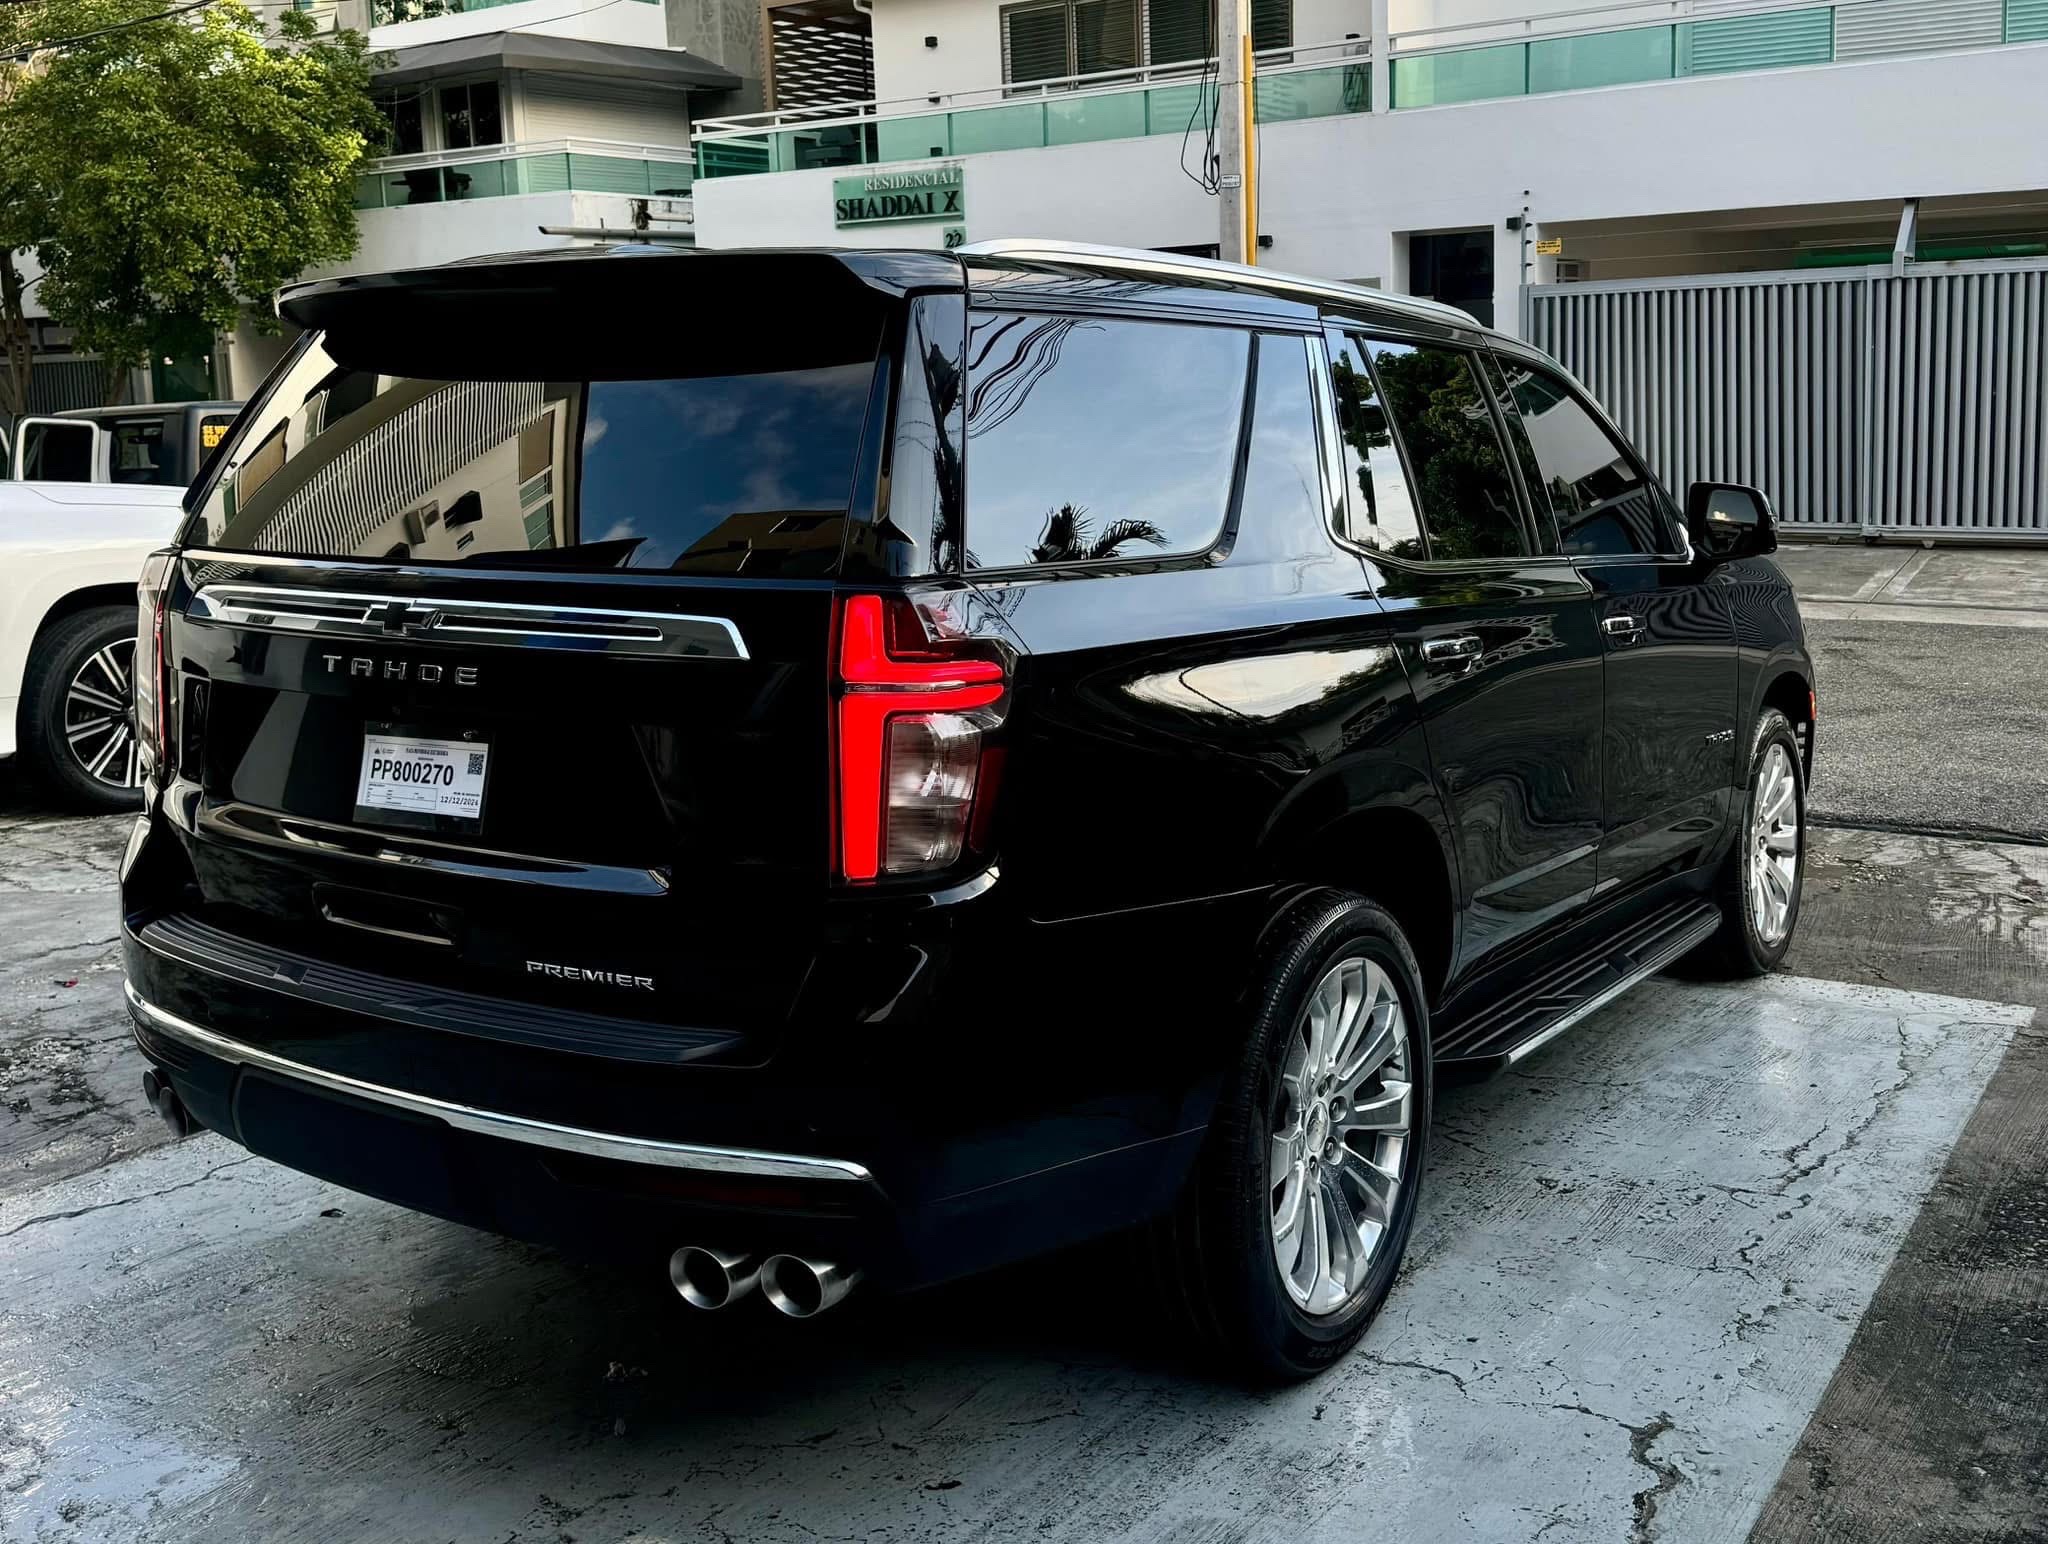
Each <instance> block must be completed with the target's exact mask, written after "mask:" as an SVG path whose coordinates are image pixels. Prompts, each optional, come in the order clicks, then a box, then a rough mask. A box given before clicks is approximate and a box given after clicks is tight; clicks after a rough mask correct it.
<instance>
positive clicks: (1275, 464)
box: [1233, 333, 1323, 559]
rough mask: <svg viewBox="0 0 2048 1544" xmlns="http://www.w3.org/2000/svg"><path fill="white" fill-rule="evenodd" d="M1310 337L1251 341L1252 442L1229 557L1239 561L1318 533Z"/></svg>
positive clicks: (1288, 548) (1319, 483)
mask: <svg viewBox="0 0 2048 1544" xmlns="http://www.w3.org/2000/svg"><path fill="white" fill-rule="evenodd" d="M1313 342H1315V339H1313V338H1302V337H1300V336H1297V335H1285V336H1283V335H1280V334H1276V333H1267V334H1264V335H1262V336H1261V337H1260V339H1259V374H1258V389H1257V392H1256V400H1255V402H1254V403H1253V406H1252V436H1251V446H1250V450H1249V453H1248V454H1247V455H1246V457H1245V467H1244V497H1243V500H1242V509H1243V514H1242V515H1241V516H1240V518H1239V521H1238V539H1237V544H1236V546H1235V547H1234V548H1233V551H1235V552H1238V553H1241V554H1243V555H1245V556H1247V557H1251V558H1255V559H1256V558H1260V557H1265V556H1268V555H1272V556H1285V555H1287V554H1291V553H1298V552H1301V551H1304V550H1306V549H1305V548H1304V547H1303V545H1302V537H1303V534H1304V533H1307V532H1320V531H1321V530H1322V529H1323V462H1322V454H1321V446H1320V445H1319V444H1318V443H1317V435H1316V401H1315V395H1314V392H1313V389H1312V388H1311V386H1310V377H1309V371H1308V366H1309V360H1310V355H1309V353H1308V350H1307V349H1306V348H1305V347H1304V345H1305V344H1310V343H1313Z"/></svg>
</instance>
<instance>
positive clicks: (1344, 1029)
mask: <svg viewBox="0 0 2048 1544" xmlns="http://www.w3.org/2000/svg"><path fill="white" fill-rule="evenodd" d="M1410 1054H1411V1053H1410V1043H1409V1037H1408V1023H1407V1019H1406V1016H1405V1015H1404V1014H1403V1013H1402V1010H1401V998H1400V994H1399V993H1398V992H1396V990H1395V988H1394V983H1393V980H1392V979H1391V978H1390V977H1389V976H1388V974H1387V972H1386V971H1384V970H1383V969H1381V968H1380V967H1379V966H1378V965H1377V964H1375V963H1374V962H1373V961H1371V960H1369V959H1361V958H1357V957H1353V958H1350V959H1344V960H1339V961H1338V962H1337V963H1336V964H1335V965H1332V966H1331V967H1330V969H1329V970H1328V971H1327V972H1326V973H1325V974H1324V976H1323V978H1322V980H1320V981H1319V982H1317V983H1316V987H1315V990H1314V991H1312V992H1310V993H1309V997H1308V1002H1307V1004H1306V1006H1305V1007H1304V1008H1303V1009H1302V1012H1301V1017H1300V1018H1299V1020H1298V1021H1297V1022H1296V1024H1295V1026H1294V1031H1293V1034H1292V1036H1291V1037H1290V1038H1289V1041H1288V1045H1287V1054H1286V1057H1285V1058H1284V1060H1283V1061H1282V1063H1281V1068H1280V1086H1279V1090H1278V1098H1277V1100H1276V1103H1277V1105H1278V1108H1277V1109H1276V1110H1275V1111H1274V1123H1273V1129H1272V1137H1271V1139H1270V1141H1269V1142H1268V1144H1267V1150H1268V1157H1267V1164H1266V1179H1267V1186H1268V1191H1269V1194H1270V1197H1271V1201H1272V1227H1273V1259H1274V1262H1275V1263H1276V1264H1277V1265H1278V1266H1279V1268H1280V1280H1281V1282H1282V1284H1283V1285H1285V1287H1286V1288H1287V1295H1288V1296H1289V1297H1290V1298H1292V1299H1293V1300H1294V1303H1295V1305H1296V1306H1297V1307H1299V1308H1300V1309H1301V1310H1302V1311H1303V1312H1304V1313H1309V1314H1314V1315H1317V1316H1322V1315H1326V1314H1332V1313H1335V1312H1337V1311H1338V1310H1339V1309H1341V1308H1343V1307H1344V1305H1345V1304H1346V1303H1347V1302H1349V1301H1350V1300H1351V1297H1352V1295H1353V1294H1354V1293H1355V1292H1357V1291H1358V1290H1359V1288H1360V1287H1362V1286H1363V1285H1364V1283H1365V1280H1366V1277H1367V1275H1368V1273H1369V1272H1370V1271H1371V1269H1372V1265H1373V1262H1374V1260H1375V1258H1376V1257H1377V1255H1378V1252H1379V1246H1380V1242H1381V1240H1382V1239H1383V1238H1384V1237H1385V1236H1386V1233H1387V1230H1388V1228H1389V1227H1390V1226H1391V1225H1392V1223H1393V1217H1394V1207H1395V1203H1396V1201H1397V1200H1398V1199H1399V1198H1400V1193H1401V1186H1402V1184H1403V1182H1404V1175H1405V1172H1406V1171H1405V1167H1404V1164H1405V1160H1406V1158H1407V1154H1408V1149H1409V1133H1410V1127H1411V1123H1412V1121H1413V1119H1414V1091H1413V1085H1412V1082H1411V1078H1410V1072H1411V1069H1410V1066H1409V1060H1408V1058H1409V1055H1410Z"/></svg>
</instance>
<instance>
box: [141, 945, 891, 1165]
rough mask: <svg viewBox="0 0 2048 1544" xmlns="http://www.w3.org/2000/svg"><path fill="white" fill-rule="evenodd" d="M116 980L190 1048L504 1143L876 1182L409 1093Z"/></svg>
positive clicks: (758, 1155)
mask: <svg viewBox="0 0 2048 1544" xmlns="http://www.w3.org/2000/svg"><path fill="white" fill-rule="evenodd" d="M121 987H122V990H123V991H124V992H125V993H127V996H128V1008H129V1011H130V1012H132V1013H133V1014H134V1015H135V1016H136V1017H137V1018H139V1019H140V1020H142V1022H143V1023H145V1024H147V1025H148V1026H149V1027H150V1028H151V1029H152V1030H154V1031H155V1032H156V1033H158V1034H160V1035H163V1036H165V1037H167V1038H168V1039H172V1040H176V1041H178V1042H180V1043H181V1044H184V1045H188V1046H190V1047H191V1048H192V1049H193V1050H195V1051H201V1052H203V1053H205V1054H206V1055H208V1056H212V1057H216V1058H218V1059H219V1060H221V1061H227V1062H234V1063H236V1064H238V1065H240V1066H244V1067H256V1068H260V1069H261V1070H263V1071H265V1072H274V1073H276V1074H278V1075H279V1076H281V1077H286V1078H291V1079H294V1080H296V1081H298V1082H301V1083H308V1084H311V1085H312V1086H314V1087H316V1088H323V1089H327V1090H329V1091H330V1092H333V1093H337V1094H347V1095H350V1096H351V1097H353V1098H357V1099H367V1100H369V1101H371V1102H372V1103H374V1104H386V1105H390V1106H391V1107H392V1108H393V1109H395V1110H406V1111H409V1112H411V1113H412V1114H415V1115H426V1116H430V1117H432V1118H433V1119H435V1120H439V1121H443V1122H446V1123H447V1124H448V1125H450V1126H454V1127H456V1128H457V1129H458V1130H461V1131H474V1132H476V1133H478V1134H479V1135H481V1136H487V1137H498V1138H501V1139H503V1140H505V1141H508V1142H524V1143H526V1144H527V1145H529V1146H531V1147H550V1148H554V1149H556V1150H557V1151H559V1152H565V1153H583V1154H585V1155H587V1156H589V1157H592V1158H616V1159H619V1160H621V1161H623V1162H626V1163H644V1164H652V1165H654V1166H656V1167H659V1168H664V1169H695V1170H698V1171H701V1172H703V1173H708V1174H748V1175H753V1176H756V1177H758V1178H764V1179H829V1180H851V1181H855V1182H857V1183H863V1184H872V1183H873V1182H874V1176H873V1175H872V1174H870V1173H869V1172H868V1171H867V1170H866V1169H865V1168H863V1167H861V1165H859V1164H857V1163H848V1162H847V1161H845V1160H844V1159H840V1158H810V1157H805V1156H803V1155H801V1154H797V1153H764V1152H756V1151H754V1150H753V1149H751V1148H745V1147H698V1146H696V1145H694V1144H692V1143H688V1142H661V1141H657V1140H655V1139H654V1138H652V1137H630V1136H622V1135H620V1134H619V1133H617V1132H611V1131H587V1130H585V1129H583V1128H582V1127H580V1126H558V1125H556V1124H555V1123H554V1122H552V1121H544V1120H534V1119H532V1118H530V1117H528V1116H525V1115H508V1114H506V1113H504V1112H503V1111H500V1110H480V1109H477V1108H476V1107H474V1106H473V1105H466V1104H456V1103H454V1102H453V1101H451V1100H447V1099H436V1098H433V1097H432V1096H431V1095H428V1094H414V1093H408V1092H406V1091H405V1090H404V1089H399V1088H386V1087H384V1086H383V1085H382V1084H380V1083H366V1082H364V1081H363V1080H362V1079H360V1078H352V1077H347V1076H345V1075H344V1074H342V1073H339V1072H328V1071H325V1070H323V1069H322V1068H319V1067H309V1066H307V1065H306V1064H305V1063H303V1062H295V1061H292V1060H290V1059H289V1058H288V1057H283V1056H279V1055H277V1054H276V1053H274V1052H271V1051H266V1050H264V1049H262V1048H261V1047H260V1046H253V1045H249V1044H246V1043H245V1042H243V1041H240V1040H233V1039H230V1038H229V1037H228V1036H226V1035H223V1034H220V1033H218V1032H216V1031H214V1030H211V1029H207V1028H205V1027H204V1026H203V1025H199V1024H194V1023H193V1022H192V1021H191V1020H190V1019H182V1018H180V1017H178V1015H177V1014H175V1013H168V1012H166V1011H165V1010H164V1009H162V1008H159V1007H157V1006H156V1004H154V1003H152V1002H149V1001H147V1000H146V999H144V997H143V996H142V994H141V993H139V992H137V991H136V990H135V986H134V983H133V982H128V981H124V982H122V983H121Z"/></svg>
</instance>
